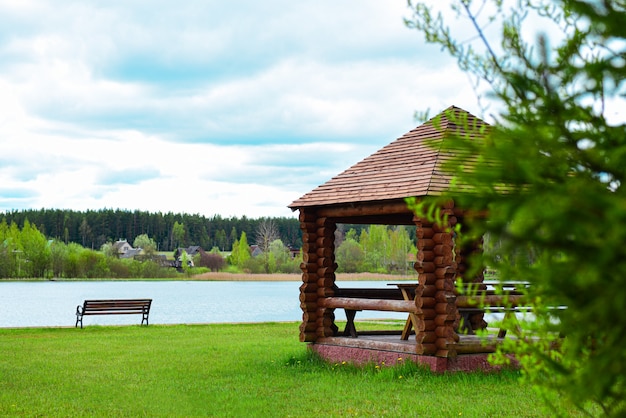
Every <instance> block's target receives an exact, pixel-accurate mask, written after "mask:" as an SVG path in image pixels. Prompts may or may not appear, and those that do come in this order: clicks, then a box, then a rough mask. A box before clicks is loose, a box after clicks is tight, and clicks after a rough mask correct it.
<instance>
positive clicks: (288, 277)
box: [0, 272, 417, 282]
mask: <svg viewBox="0 0 626 418" xmlns="http://www.w3.org/2000/svg"><path fill="white" fill-rule="evenodd" d="M335 276H336V280H337V281H375V280H380V281H386V282H398V281H417V274H414V275H401V274H379V273H336V274H335ZM146 280H154V281H185V280H197V281H223V282H299V281H301V280H302V275H301V274H299V273H291V274H286V273H274V274H252V273H224V272H215V273H212V272H210V273H203V274H197V275H194V276H190V277H188V276H185V275H182V274H181V275H178V276H177V277H171V278H124V279H114V278H110V277H109V278H84V277H83V278H81V277H76V278H71V279H67V278H52V279H46V278H32V277H29V278H21V279H15V278H7V279H0V282H40V281H53V282H57V281H58V282H76V281H120V282H121V281H128V282H132V281H146Z"/></svg>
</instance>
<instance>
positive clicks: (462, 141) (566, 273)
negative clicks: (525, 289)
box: [408, 0, 626, 416]
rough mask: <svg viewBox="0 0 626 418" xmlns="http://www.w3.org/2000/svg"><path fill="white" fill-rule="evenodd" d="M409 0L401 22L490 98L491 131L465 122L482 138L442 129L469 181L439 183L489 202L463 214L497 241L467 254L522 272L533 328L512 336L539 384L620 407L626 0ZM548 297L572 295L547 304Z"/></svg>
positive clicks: (473, 203) (624, 372) (579, 401)
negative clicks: (436, 1) (435, 0)
mask: <svg viewBox="0 0 626 418" xmlns="http://www.w3.org/2000/svg"><path fill="white" fill-rule="evenodd" d="M413 3H414V4H412V5H411V6H412V8H413V11H414V16H413V18H412V19H411V20H410V21H408V24H409V26H410V27H413V28H415V29H417V30H419V31H421V32H422V33H423V34H424V35H425V38H426V40H427V41H428V42H432V43H435V44H438V45H440V46H441V47H443V49H444V50H445V51H447V53H449V54H450V55H451V56H452V57H454V58H455V59H456V60H457V61H458V64H459V66H460V68H461V69H462V70H464V71H465V72H466V73H467V74H468V75H470V77H471V79H472V80H473V81H474V87H475V88H476V91H477V92H478V93H479V100H481V101H482V100H484V99H485V97H486V96H485V95H483V91H484V92H486V93H488V94H489V96H488V97H489V99H490V100H492V101H491V103H492V105H493V108H495V109H496V111H495V112H493V113H494V115H493V117H494V123H493V127H492V128H491V129H490V130H489V131H488V132H486V131H482V132H471V133H473V134H480V137H483V138H484V139H483V140H468V138H467V137H465V138H450V140H448V138H447V139H446V146H448V145H449V146H450V147H451V149H454V150H455V152H456V158H454V159H453V160H452V161H451V164H450V165H449V166H447V169H449V170H456V184H457V185H460V186H463V188H464V190H466V191H469V192H471V193H455V191H458V190H454V189H453V190H452V191H451V192H450V194H449V195H448V196H446V197H454V198H455V200H456V202H457V205H458V206H464V207H466V208H468V209H470V210H472V211H474V212H473V213H486V214H488V217H487V219H488V221H487V220H486V219H484V218H481V217H475V218H474V219H467V220H466V221H465V223H464V225H463V237H464V238H465V239H468V240H478V239H480V237H482V236H483V235H484V234H485V233H489V235H490V239H492V240H493V241H494V242H497V243H498V245H497V248H493V251H491V252H490V253H489V254H484V255H483V257H484V259H481V260H477V263H475V265H482V264H483V263H488V264H489V265H491V266H494V267H495V268H496V269H497V270H498V271H499V273H500V275H501V276H502V277H506V278H508V279H515V280H523V281H528V282H529V283H530V284H531V286H530V290H529V295H528V297H529V299H530V300H531V301H532V303H533V305H534V308H535V318H536V319H535V320H534V321H533V322H532V323H531V324H530V325H531V327H532V331H534V333H535V334H534V335H539V336H541V337H542V338H541V339H531V338H526V337H527V336H528V334H527V330H524V329H522V330H521V331H520V332H519V333H518V337H520V338H519V339H516V340H511V341H510V342H509V348H510V349H512V350H513V351H514V352H515V353H516V354H517V357H518V358H519V359H520V361H521V364H522V366H523V373H524V376H525V378H527V379H528V380H530V381H531V382H533V383H534V384H536V385H537V386H538V387H540V388H543V389H544V390H555V391H557V392H558V393H560V394H562V395H563V397H564V398H565V399H569V400H570V401H571V402H573V403H574V404H576V405H578V406H579V407H580V408H583V409H584V408H585V407H587V406H588V405H589V402H595V403H596V404H597V405H599V406H600V408H601V410H602V412H603V413H604V414H606V415H613V416H622V415H624V414H625V413H626V403H624V401H623V399H626V350H624V349H623V347H625V346H626V334H625V333H624V332H623V330H624V329H626V315H624V314H623V312H624V307H626V283H625V282H624V277H626V263H625V262H624V260H626V246H624V242H626V228H624V225H626V210H624V208H626V125H625V124H624V121H623V115H622V116H621V117H622V119H620V118H619V117H618V115H619V111H618V109H620V108H621V109H623V108H624V107H625V104H626V103H624V102H625V97H626V96H625V94H624V93H625V89H626V85H625V81H624V80H626V61H625V57H626V42H624V40H625V38H626V26H625V25H624V15H625V12H626V10H625V9H626V7H625V4H624V1H623V0H622V1H611V0H604V1H596V2H591V1H588V2H587V1H580V0H562V1H554V2H553V1H547V0H536V1H529V2H520V3H518V4H517V5H516V6H511V4H509V3H506V6H505V2H501V1H498V0H493V1H481V2H474V1H471V0H462V1H455V2H454V3H453V4H454V13H456V16H454V15H452V16H450V15H446V14H445V13H443V12H440V13H437V12H436V9H435V8H433V6H432V5H426V4H423V3H421V2H419V3H418V2H413ZM446 16H449V17H446ZM447 19H454V23H453V24H452V25H450V26H448V25H447V24H446V22H447ZM462 22H466V23H467V24H468V25H469V30H468V27H463V25H462ZM531 28H542V30H544V31H545V33H544V34H539V35H538V36H535V35H534V34H531V33H529V31H530V29H531ZM455 30H456V32H455ZM470 31H472V32H473V33H471V32H470ZM486 31H489V34H487V32H486ZM469 33H471V34H469ZM547 34H550V35H547ZM433 122H434V123H435V124H436V123H437V121H436V120H434V121H433ZM458 123H463V121H458ZM466 128H470V131H471V126H470V127H467V126H466ZM475 137H477V136H476V135H475ZM469 156H471V158H472V159H473V161H476V162H478V164H472V163H469V164H468V161H470V160H469V159H468V157H469ZM423 209H425V206H421V207H416V210H418V211H419V210H423ZM420 214H421V215H423V213H420ZM530 251H532V263H530V262H528V260H529V257H528V254H529V252H530ZM557 306H566V307H567V309H557V310H554V309H552V310H550V309H549V308H550V307H557ZM559 334H562V335H564V336H565V338H564V339H563V341H562V342H561V345H560V348H559V349H554V348H553V347H552V346H551V344H552V343H553V342H554V340H555V336H558V335H559Z"/></svg>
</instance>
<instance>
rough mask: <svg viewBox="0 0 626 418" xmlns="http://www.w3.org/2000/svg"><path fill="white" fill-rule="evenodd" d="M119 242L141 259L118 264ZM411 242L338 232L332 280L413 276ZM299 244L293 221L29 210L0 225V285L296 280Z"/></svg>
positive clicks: (385, 232)
mask: <svg viewBox="0 0 626 418" xmlns="http://www.w3.org/2000/svg"><path fill="white" fill-rule="evenodd" d="M115 213H117V214H118V215H120V216H118V217H115V216H113V215H114V214H115ZM97 215H99V216H97ZM170 225H171V226H170ZM226 229H230V233H229V234H226ZM50 231H52V233H50ZM61 231H62V235H61V236H58V235H57V233H59V232H61ZM124 231H126V233H124ZM135 234H137V235H135ZM96 237H97V238H96ZM248 237H250V238H248ZM120 238H123V239H125V240H127V241H128V243H130V244H131V245H132V247H134V248H137V249H140V251H139V252H138V253H136V255H134V256H132V257H130V258H129V257H123V256H122V253H120V252H119V251H118V247H117V246H116V245H114V243H115V242H116V241H117V240H119V239H120ZM414 238H415V228H414V227H406V226H391V227H390V226H385V225H344V224H339V225H337V231H336V233H335V247H336V250H335V256H336V261H337V264H338V269H337V272H343V273H352V272H377V273H391V274H411V273H414V270H413V262H414V261H415V255H416V253H417V249H416V247H415V239H414ZM157 240H158V241H157ZM158 242H160V243H161V244H160V246H159V245H158V244H157V243H158ZM294 242H295V243H296V244H295V245H294V244H293V243H294ZM300 243H301V235H300V229H299V222H298V220H296V219H287V218H259V219H249V218H246V217H244V218H242V219H237V218H231V219H223V218H220V217H213V218H210V219H208V218H205V217H202V216H200V215H182V214H181V215H173V214H171V215H170V214H166V215H163V214H160V213H158V214H149V213H144V212H127V211H107V210H102V211H93V212H91V211H90V212H75V211H62V210H58V211H57V210H41V211H34V210H28V211H20V212H11V213H7V214H6V215H5V216H4V217H2V218H0V278H31V277H39V278H70V279H71V278H120V279H122V278H157V277H175V276H176V275H177V272H185V273H187V274H188V275H194V274H201V273H203V272H206V271H209V270H211V271H230V272H244V273H298V272H300V264H301V262H302V253H301V252H300V251H299V249H300V246H299V244H300ZM196 245H199V246H200V247H202V248H204V250H202V251H200V252H199V253H198V254H196V255H194V256H193V258H192V257H188V254H187V253H186V251H185V250H184V248H187V247H190V246H196ZM253 245H254V246H255V247H253ZM172 250H173V251H172ZM170 251H172V253H173V254H170V255H169V256H167V257H166V256H165V255H164V254H163V253H167V252H170ZM164 257H165V258H164ZM168 259H170V260H172V261H178V262H179V263H178V264H176V263H174V264H171V263H170V262H168V261H167V260H168ZM188 261H189V262H188ZM170 267H176V269H172V268H170Z"/></svg>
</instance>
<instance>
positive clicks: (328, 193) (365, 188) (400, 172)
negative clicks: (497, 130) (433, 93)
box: [289, 106, 488, 210]
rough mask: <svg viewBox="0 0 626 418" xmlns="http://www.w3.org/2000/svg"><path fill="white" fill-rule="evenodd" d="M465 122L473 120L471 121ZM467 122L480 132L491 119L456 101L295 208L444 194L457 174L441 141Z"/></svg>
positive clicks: (295, 203) (330, 182)
mask: <svg viewBox="0 0 626 418" xmlns="http://www.w3.org/2000/svg"><path fill="white" fill-rule="evenodd" d="M435 121H436V122H435ZM460 121H463V122H465V121H467V124H465V123H461V122H460ZM463 126H471V127H472V128H473V129H472V132H476V131H475V130H474V128H480V127H482V126H488V124H487V123H486V122H484V121H482V120H481V119H479V118H477V117H476V116H474V115H472V114H471V113H469V112H467V111H465V110H463V109H461V108H458V107H455V106H451V107H449V108H447V109H446V110H444V111H443V112H441V113H440V114H439V115H437V116H435V117H434V118H432V119H430V120H429V121H427V122H426V123H424V124H423V125H420V126H418V127H417V128H415V129H413V130H411V131H409V132H407V133H406V134H404V135H403V136H401V137H400V138H398V139H396V140H395V141H393V142H392V143H390V144H389V145H387V146H385V147H383V148H381V149H380V150H378V151H377V152H375V153H374V154H372V155H370V156H369V157H367V158H365V159H364V160H362V161H360V162H358V163H357V164H355V165H353V166H352V167H350V168H348V169H347V170H345V171H344V172H342V173H341V174H339V175H337V176H335V177H333V178H332V179H330V180H329V181H327V182H326V183H324V184H322V185H321V186H318V187H317V188H315V189H313V190H312V191H310V192H309V193H307V194H305V195H304V196H302V197H301V198H299V199H297V200H295V201H294V202H293V203H291V204H290V205H289V207H290V208H292V209H294V210H295V209H297V208H301V207H308V206H326V205H337V204H349V203H361V202H376V201H383V200H395V199H404V198H406V197H410V196H416V197H420V196H432V195H438V194H441V192H443V191H445V190H446V189H447V188H448V187H449V183H450V178H451V176H450V175H449V174H447V173H445V172H443V171H442V170H441V166H442V163H443V162H444V161H445V160H446V158H448V157H449V156H448V155H446V153H444V152H442V151H441V144H442V143H443V140H444V139H445V138H446V136H447V135H448V134H451V133H456V134H458V133H459V132H465V130H464V129H463ZM437 144H438V146H433V145H437Z"/></svg>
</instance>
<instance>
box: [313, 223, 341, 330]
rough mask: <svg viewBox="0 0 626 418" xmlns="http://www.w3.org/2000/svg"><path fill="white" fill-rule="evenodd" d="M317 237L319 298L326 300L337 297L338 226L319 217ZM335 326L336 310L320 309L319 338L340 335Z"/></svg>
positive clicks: (318, 312) (317, 324)
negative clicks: (336, 242)
mask: <svg viewBox="0 0 626 418" xmlns="http://www.w3.org/2000/svg"><path fill="white" fill-rule="evenodd" d="M315 226H316V236H317V239H316V241H315V247H316V251H315V255H316V256H317V259H316V264H317V297H318V299H320V298H325V297H331V296H334V295H335V271H336V270H337V264H336V263H335V230H336V229H337V224H336V223H335V222H334V221H333V220H331V219H329V218H326V217H319V218H317V219H316V221H315ZM338 331H339V329H338V327H337V325H335V310H334V309H332V308H318V309H317V321H316V334H317V337H331V336H334V335H336V334H337V333H338Z"/></svg>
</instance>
